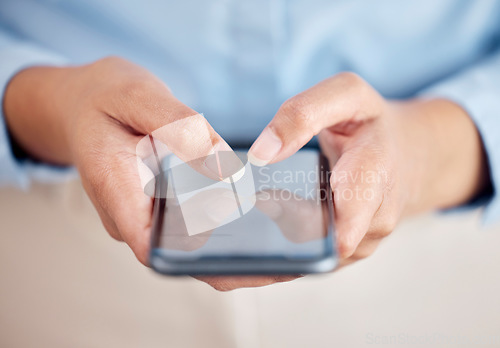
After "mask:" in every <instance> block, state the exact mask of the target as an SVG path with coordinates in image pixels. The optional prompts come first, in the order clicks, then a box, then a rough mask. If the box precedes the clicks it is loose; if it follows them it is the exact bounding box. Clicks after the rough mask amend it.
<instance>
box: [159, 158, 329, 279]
mask: <svg viewBox="0 0 500 348" xmlns="http://www.w3.org/2000/svg"><path fill="white" fill-rule="evenodd" d="M235 154H236V155H237V157H238V158H239V159H240V160H241V163H242V168H241V169H242V170H240V171H239V173H238V175H234V176H232V177H229V178H228V179H225V180H223V181H221V180H214V179H210V178H208V177H206V176H204V175H203V174H201V173H199V172H198V171H197V170H196V169H194V168H193V167H195V166H193V165H192V164H190V163H183V162H182V161H181V160H180V159H178V158H176V157H175V156H174V155H170V158H165V159H163V160H162V161H161V172H160V174H159V175H157V176H156V182H155V194H154V205H153V231H152V241H151V252H150V265H151V267H152V268H153V269H154V270H155V271H157V272H159V273H162V274H167V275H266V274H267V275H269V274H272V275H287V274H289V275H292V274H293V275H296V274H300V275H304V274H309V273H321V272H328V271H331V270H333V269H334V268H335V266H336V265H337V253H336V247H335V228H334V219H333V216H334V215H333V203H332V191H331V188H330V183H329V177H330V175H329V164H328V161H327V159H326V157H324V156H323V155H322V154H321V153H320V152H319V151H317V150H301V151H299V152H297V153H296V154H294V155H293V156H291V157H289V158H287V159H285V160H283V161H281V162H278V163H274V164H270V165H267V166H264V167H257V166H253V165H252V164H250V162H248V159H247V155H246V151H245V150H238V151H235Z"/></svg>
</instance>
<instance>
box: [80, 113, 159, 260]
mask: <svg viewBox="0 0 500 348" xmlns="http://www.w3.org/2000/svg"><path fill="white" fill-rule="evenodd" d="M87 122H89V123H92V122H94V121H93V120H92V115H89V117H88V121H87ZM94 123H95V122H94ZM89 127H90V128H89V129H91V130H92V131H93V137H92V142H90V143H87V144H86V145H85V146H83V147H82V148H81V149H80V150H79V151H81V153H80V154H79V158H80V161H79V162H78V164H77V165H78V169H79V172H80V175H81V177H82V182H83V185H84V188H85V190H86V191H87V193H88V195H89V197H90V198H91V200H92V202H93V203H94V205H95V206H96V207H98V211H99V213H100V216H101V217H103V216H104V217H105V218H103V222H104V223H105V225H106V226H105V227H106V228H107V229H108V230H110V229H111V230H112V231H115V232H114V233H113V232H112V233H110V234H111V235H112V236H113V237H115V238H117V239H123V240H124V241H125V242H126V243H127V244H128V245H129V246H130V248H131V249H132V250H133V252H134V254H135V255H136V256H137V258H138V259H139V261H140V262H142V263H143V264H145V265H147V264H148V251H149V242H150V229H151V213H152V199H151V198H150V197H148V196H147V195H145V194H144V192H143V190H142V187H141V184H140V178H139V174H138V168H137V161H136V156H135V144H136V142H137V136H134V135H131V134H129V133H128V132H126V131H124V130H123V129H122V127H121V126H120V125H118V124H116V123H114V122H112V121H111V120H108V121H106V120H104V121H102V120H101V122H100V123H99V125H98V126H95V127H93V128H92V126H89ZM109 134H113V141H109ZM104 147H105V152H103V148H104ZM118 235H119V236H118Z"/></svg>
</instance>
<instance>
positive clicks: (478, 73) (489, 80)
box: [420, 50, 500, 223]
mask: <svg viewBox="0 0 500 348" xmlns="http://www.w3.org/2000/svg"><path fill="white" fill-rule="evenodd" d="M420 95H421V96H423V97H433V98H434V97H442V98H447V99H449V100H452V101H454V102H455V103H457V104H458V105H460V106H461V107H462V108H463V109H464V110H466V112H467V113H468V114H469V116H470V117H471V118H472V120H473V121H474V123H475V125H476V127H477V129H478V131H479V133H480V135H481V138H482V141H483V145H484V148H485V151H486V155H487V158H488V164H489V170H490V178H491V184H492V188H493V190H492V193H491V195H489V196H488V197H485V198H486V200H485V205H484V211H483V221H484V222H485V223H491V222H494V221H499V220H500V50H497V51H496V52H494V53H493V54H491V55H489V56H488V57H486V58H485V59H484V60H483V61H481V62H479V63H478V64H476V65H474V66H472V67H470V68H468V69H466V70H465V71H463V72H460V73H458V74H457V75H455V76H452V77H451V78H449V79H446V80H444V81H442V82H439V83H437V84H436V85H434V86H431V87H430V88H428V89H425V90H424V91H422V92H421V93H420Z"/></svg>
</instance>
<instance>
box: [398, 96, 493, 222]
mask: <svg viewBox="0 0 500 348" xmlns="http://www.w3.org/2000/svg"><path fill="white" fill-rule="evenodd" d="M399 111H400V113H399V115H398V116H399V117H400V118H401V119H402V122H403V124H404V130H403V132H402V133H403V139H404V143H405V146H403V148H404V149H405V152H406V155H405V158H404V159H403V160H402V161H403V162H404V163H407V165H406V167H407V171H408V172H410V173H408V174H407V175H408V176H409V177H410V179H409V180H408V183H409V185H410V186H411V188H410V190H409V192H410V195H411V197H410V198H409V200H408V202H409V204H408V209H407V210H408V211H409V212H417V211H425V210H431V209H445V208H451V207H454V206H457V205H460V204H464V203H467V202H468V201H470V200H472V199H473V198H474V197H476V196H477V195H478V194H479V193H481V191H482V190H483V189H484V188H485V187H486V185H487V183H488V170H487V165H486V160H485V154H484V149H483V146H482V141H481V137H480V135H479V133H478V131H477V129H476V127H475V125H474V123H473V121H472V120H471V118H470V117H469V115H468V114H467V113H466V111H465V110H463V109H462V108H461V107H460V106H459V105H457V104H455V103H454V102H452V101H449V100H445V99H434V100H412V101H408V102H405V103H404V105H402V106H400V107H399ZM401 111H402V112H401ZM412 162H413V163H412ZM408 163H410V164H408Z"/></svg>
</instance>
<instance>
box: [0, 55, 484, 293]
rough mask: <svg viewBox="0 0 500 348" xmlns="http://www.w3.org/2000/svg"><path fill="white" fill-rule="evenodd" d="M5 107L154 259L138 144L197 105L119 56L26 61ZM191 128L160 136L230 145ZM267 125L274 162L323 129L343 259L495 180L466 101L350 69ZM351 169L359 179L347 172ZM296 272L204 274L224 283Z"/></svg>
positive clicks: (190, 153)
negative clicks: (408, 93) (407, 95)
mask: <svg viewBox="0 0 500 348" xmlns="http://www.w3.org/2000/svg"><path fill="white" fill-rule="evenodd" d="M3 108H4V112H5V116H6V121H7V124H8V127H9V131H10V133H11V134H12V136H13V137H14V138H15V139H16V142H17V143H18V144H20V146H21V147H22V148H23V149H24V150H25V151H26V152H27V153H28V154H29V155H30V156H32V157H33V158H36V159H38V160H41V161H44V162H47V163H52V164H59V165H74V166H76V168H77V169H78V171H79V173H80V176H81V179H82V183H83V186H84V188H85V190H86V192H87V194H88V195H89V197H90V199H91V200H92V202H93V204H94V206H95V207H96V209H97V211H98V213H99V216H100V217H101V220H102V222H103V225H104V227H105V228H106V230H107V231H108V232H109V234H110V235H111V236H112V237H113V238H115V239H117V240H120V241H124V242H126V243H127V244H128V245H129V246H130V248H131V249H132V251H133V252H134V254H135V255H136V257H137V258H138V260H139V261H140V262H142V263H143V264H145V265H147V263H148V259H147V255H148V248H149V240H150V233H151V232H150V230H151V218H152V216H151V211H152V200H151V198H150V197H148V196H146V195H145V194H144V192H143V188H142V186H141V181H140V178H139V174H138V168H137V160H136V146H137V144H138V143H139V142H140V140H141V139H142V138H143V137H144V136H145V135H148V134H151V133H152V132H153V131H155V130H157V129H159V128H161V127H162V126H164V125H165V124H169V123H172V122H174V121H176V120H182V119H186V120H187V118H188V117H189V116H192V115H195V114H197V112H196V111H194V110H193V109H191V108H189V107H188V106H186V105H184V104H182V103H181V102H180V101H178V100H177V99H176V98H175V97H174V96H173V94H172V93H171V91H170V90H169V88H168V87H167V86H166V85H165V84H163V83H162V82H161V81H160V80H158V79H157V78H156V77H155V76H153V75H152V74H151V73H149V72H148V71H146V70H145V69H143V68H141V67H139V66H137V65H134V64H132V63H130V62H127V61H125V60H123V59H120V58H116V57H110V58H105V59H101V60H99V61H96V62H94V63H91V64H88V65H84V66H76V67H32V68H28V69H25V70H23V71H21V72H19V73H18V74H17V75H16V76H14V77H13V79H12V80H11V82H10V83H9V85H8V87H7V90H6V92H5V95H4V99H3ZM200 122H201V123H200ZM183 127H185V128H186V129H187V130H188V131H180V132H168V134H159V135H158V136H157V137H158V138H159V139H160V140H161V141H162V142H164V143H165V144H167V145H168V148H169V149H170V150H171V151H172V152H174V153H175V154H176V155H178V156H179V157H181V158H191V159H192V158H199V157H203V156H207V155H208V154H210V152H211V151H212V150H213V147H216V146H217V145H221V144H222V146H223V147H225V148H227V144H226V143H225V142H224V141H223V140H222V139H221V137H220V136H219V135H218V134H217V133H216V132H215V131H214V130H213V129H212V128H211V127H210V125H208V123H207V122H206V120H203V119H202V120H201V121H200V119H197V122H186V124H184V126H183ZM201 128H204V129H205V132H206V129H208V130H209V138H210V142H209V143H208V145H207V143H206V142H204V143H197V142H196V141H193V136H192V135H193V134H197V132H201ZM266 128H267V130H266V131H265V132H266V133H269V130H270V131H271V132H272V133H273V134H274V135H275V138H276V139H278V141H279V142H280V148H279V151H278V152H277V153H276V154H275V156H273V158H271V159H267V160H266V162H277V161H280V160H282V159H284V158H286V157H288V156H291V155H292V154H293V153H295V152H296V151H298V150H299V149H300V148H301V147H302V146H303V145H304V144H305V143H307V141H308V140H309V139H311V137H313V136H315V135H318V138H319V140H320V144H321V148H322V150H323V152H324V153H325V154H326V155H327V157H328V158H329V159H330V163H332V183H331V184H332V190H333V191H334V206H335V220H336V228H337V239H338V240H337V243H338V244H337V245H338V248H339V253H340V258H341V264H342V265H347V264H350V263H352V262H354V261H357V260H360V259H363V258H365V257H367V256H369V255H370V254H372V253H373V252H374V251H375V249H376V247H377V245H378V244H379V242H380V241H381V240H382V239H383V238H384V237H386V236H387V235H389V234H390V233H391V232H392V231H393V230H394V228H395V227H396V224H397V223H398V221H399V220H400V219H401V218H402V217H404V216H406V215H409V214H414V213H418V212H423V211H427V210H432V209H441V208H448V207H453V206H456V205H459V204H463V203H465V202H467V201H468V200H470V199H472V198H473V197H474V196H476V195H477V194H478V193H480V192H481V191H482V190H483V189H484V188H485V187H486V185H488V181H489V179H488V174H487V173H488V170H487V164H486V160H485V156H484V151H483V148H482V143H481V139H480V136H479V134H478V132H477V130H476V128H475V126H474V124H473V122H472V121H471V119H470V117H469V116H468V115H467V113H466V112H465V111H464V110H463V109H462V108H460V107H459V106H458V105H457V104H455V103H453V102H451V101H448V100H444V99H435V100H417V99H412V100H404V101H391V100H386V99H384V98H383V97H382V96H380V95H379V94H378V93H377V92H376V91H375V90H374V89H373V88H372V87H371V86H370V85H368V84H367V83H366V82H365V81H364V80H362V79H361V78H360V77H359V76H357V75H355V74H352V73H341V74H338V75H335V76H333V77H330V78H328V79H326V80H324V81H322V82H320V83H319V84H317V85H315V86H313V87H312V88H310V89H308V90H306V91H304V92H303V93H300V94H299V95H297V96H294V97H292V98H291V99H289V100H287V101H286V102H285V103H284V104H283V105H282V106H281V107H280V109H279V110H278V111H277V113H276V115H275V116H274V118H273V119H272V121H271V122H270V123H269V125H268V126H267V127H266ZM276 139H275V140H276ZM257 141H258V140H257ZM256 150H257V149H256V148H255V146H254V147H253V148H252V149H251V153H257V152H258V151H256ZM261 150H262V149H261ZM256 157H258V156H257V154H256ZM259 164H262V162H260V163H259ZM370 172H377V173H383V175H382V178H383V180H375V181H370V180H366V179H363V176H362V174H368V173H370ZM342 173H350V174H351V175H350V176H348V179H345V178H346V177H345V176H342V175H341V174H342ZM342 178H343V179H342ZM346 190H347V191H349V190H351V191H352V192H354V191H357V192H361V198H358V199H354V198H349V197H348V196H347V197H346V195H343V194H342V193H343V192H346ZM363 192H369V193H370V194H369V195H365V196H363V195H362V193H363ZM289 205H290V203H287V204H286V206H285V207H284V209H288V208H287V207H288V206H289ZM293 238H297V236H295V237H293ZM294 278H296V277H290V276H286V277H271V276H265V277H261V276H256V277H199V279H201V280H203V281H205V282H207V283H208V284H210V285H211V286H213V287H214V288H216V289H217V290H222V291H225V290H232V289H235V288H240V287H254V286H263V285H269V284H272V283H275V282H281V281H288V280H291V279H294Z"/></svg>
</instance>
